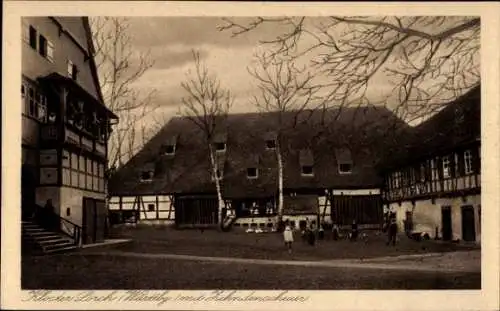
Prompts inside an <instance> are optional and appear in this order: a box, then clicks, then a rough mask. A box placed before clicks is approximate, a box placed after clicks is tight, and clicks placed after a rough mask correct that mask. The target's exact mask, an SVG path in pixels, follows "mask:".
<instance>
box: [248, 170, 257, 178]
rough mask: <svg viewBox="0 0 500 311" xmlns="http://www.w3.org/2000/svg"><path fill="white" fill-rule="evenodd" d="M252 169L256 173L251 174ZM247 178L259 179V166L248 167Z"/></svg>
mask: <svg viewBox="0 0 500 311" xmlns="http://www.w3.org/2000/svg"><path fill="white" fill-rule="evenodd" d="M250 170H254V171H255V174H252V175H250V174H249V173H250ZM247 178H248V179H257V178H259V169H258V168H257V167H247Z"/></svg>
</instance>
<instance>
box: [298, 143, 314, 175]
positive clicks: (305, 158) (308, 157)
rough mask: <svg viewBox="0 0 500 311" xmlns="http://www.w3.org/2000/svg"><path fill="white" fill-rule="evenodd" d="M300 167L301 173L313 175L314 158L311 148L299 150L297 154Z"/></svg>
mask: <svg viewBox="0 0 500 311" xmlns="http://www.w3.org/2000/svg"><path fill="white" fill-rule="evenodd" d="M299 161H300V167H301V172H300V173H301V175H302V176H305V177H311V176H314V170H313V165H314V159H313V154H312V152H311V150H309V149H304V150H300V155H299Z"/></svg>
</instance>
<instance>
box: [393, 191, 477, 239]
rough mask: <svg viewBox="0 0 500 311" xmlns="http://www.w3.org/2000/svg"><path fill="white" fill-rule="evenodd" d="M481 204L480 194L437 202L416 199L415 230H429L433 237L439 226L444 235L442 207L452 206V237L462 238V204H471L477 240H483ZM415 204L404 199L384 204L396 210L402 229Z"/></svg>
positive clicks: (439, 199) (440, 199)
mask: <svg viewBox="0 0 500 311" xmlns="http://www.w3.org/2000/svg"><path fill="white" fill-rule="evenodd" d="M480 204H481V196H480V195H470V196H467V197H465V201H464V200H463V199H462V197H456V198H438V199H436V200H435V203H434V204H433V203H432V200H430V199H429V200H417V201H415V208H414V210H413V223H414V230H415V231H420V232H427V233H429V236H431V237H432V238H434V237H435V230H436V227H437V228H438V236H439V237H441V236H442V232H441V230H442V224H441V222H442V220H441V207H442V206H450V207H451V225H452V238H453V239H454V240H462V209H461V208H462V206H465V205H471V206H473V207H474V212H475V223H476V224H475V229H476V241H477V242H480V241H481V223H480V218H479V205H480ZM412 208H413V205H412V203H411V202H410V201H403V202H401V205H400V204H398V203H391V204H390V205H388V206H384V210H385V211H387V210H390V211H393V212H394V211H395V212H396V220H397V223H398V227H399V229H400V231H403V230H404V222H403V221H404V219H405V218H406V211H411V210H412Z"/></svg>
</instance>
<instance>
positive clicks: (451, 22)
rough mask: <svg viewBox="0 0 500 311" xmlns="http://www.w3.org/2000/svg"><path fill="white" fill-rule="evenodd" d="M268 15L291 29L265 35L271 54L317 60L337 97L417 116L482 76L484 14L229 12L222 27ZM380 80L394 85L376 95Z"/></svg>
mask: <svg viewBox="0 0 500 311" xmlns="http://www.w3.org/2000/svg"><path fill="white" fill-rule="evenodd" d="M266 23H268V24H269V23H272V24H273V25H274V24H277V25H280V26H282V28H283V29H285V30H284V31H283V33H281V34H279V35H277V36H276V37H275V38H274V39H271V40H262V41H261V43H262V44H263V45H265V46H267V47H268V48H269V52H268V54H267V55H266V61H267V62H270V61H271V60H272V59H274V58H277V57H288V58H289V59H291V60H303V61H307V62H309V64H310V67H311V69H314V70H315V74H316V75H318V76H320V75H321V76H322V77H323V78H324V79H323V80H324V81H325V82H318V83H317V84H316V85H318V86H320V87H321V88H322V89H323V92H326V93H327V95H325V98H327V99H328V100H330V101H338V102H341V103H343V104H345V103H347V104H349V105H356V104H357V103H359V102H362V101H366V100H367V99H369V101H370V103H372V104H377V105H387V107H388V108H390V109H391V110H393V111H394V112H395V113H396V114H397V115H398V116H399V117H401V118H403V119H405V120H406V121H408V122H413V121H415V120H418V119H421V118H423V117H425V116H428V115H430V114H433V113H434V112H436V111H438V110H439V109H440V107H442V105H443V104H445V103H447V102H449V100H450V98H455V97H457V96H459V95H461V94H463V93H464V92H466V91H467V90H470V89H471V88H473V87H475V86H477V85H478V84H479V83H480V58H479V50H480V19H479V18H478V17H467V16H458V17H446V16H416V17H413V16H412V17H409V16H400V17H340V16H330V17H325V18H309V17H308V18H305V17H282V18H276V19H274V18H260V17H258V18H255V19H254V20H253V21H252V22H250V23H247V24H243V25H242V24H239V23H238V22H236V19H234V20H229V19H223V24H222V25H221V26H220V27H219V30H220V31H232V35H233V36H237V35H244V34H245V33H248V32H251V31H254V30H256V29H257V28H258V27H261V26H262V25H264V24H266ZM283 26H284V27H283ZM280 29H281V28H280ZM375 84H377V85H380V84H383V86H384V88H385V89H387V91H386V93H385V94H381V95H379V96H378V98H377V99H376V100H375V98H374V97H373V96H368V95H370V94H369V93H370V89H371V92H372V93H373V89H375V88H376V87H375ZM368 97H369V98H368Z"/></svg>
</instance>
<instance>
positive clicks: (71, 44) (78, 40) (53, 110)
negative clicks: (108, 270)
mask: <svg viewBox="0 0 500 311" xmlns="http://www.w3.org/2000/svg"><path fill="white" fill-rule="evenodd" d="M22 35H23V37H22V40H23V44H22V84H21V86H20V87H21V99H22V101H21V104H22V210H23V219H27V217H28V218H29V217H30V216H33V211H34V209H35V210H36V207H38V208H43V207H44V206H46V205H47V204H48V202H50V205H51V206H52V207H53V208H54V209H53V212H54V213H55V215H56V216H57V217H59V219H58V223H60V224H61V229H62V230H66V231H67V232H66V233H69V231H71V232H72V234H74V233H76V232H79V234H78V235H76V234H75V235H74V236H73V237H75V239H76V240H75V241H74V243H75V244H80V243H94V242H99V241H102V240H103V239H104V232H105V227H106V217H107V207H106V204H105V199H106V191H107V186H106V184H107V183H106V176H105V171H106V166H107V141H108V137H109V134H110V131H111V123H112V121H113V120H115V121H116V119H117V117H116V116H115V115H114V114H113V113H112V112H111V111H109V110H108V109H107V108H106V107H105V105H104V103H103V97H102V94H101V90H100V86H99V81H98V76H97V70H96V64H95V62H94V47H93V44H92V36H91V32H90V25H89V21H88V18H86V17H23V18H22Z"/></svg>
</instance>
